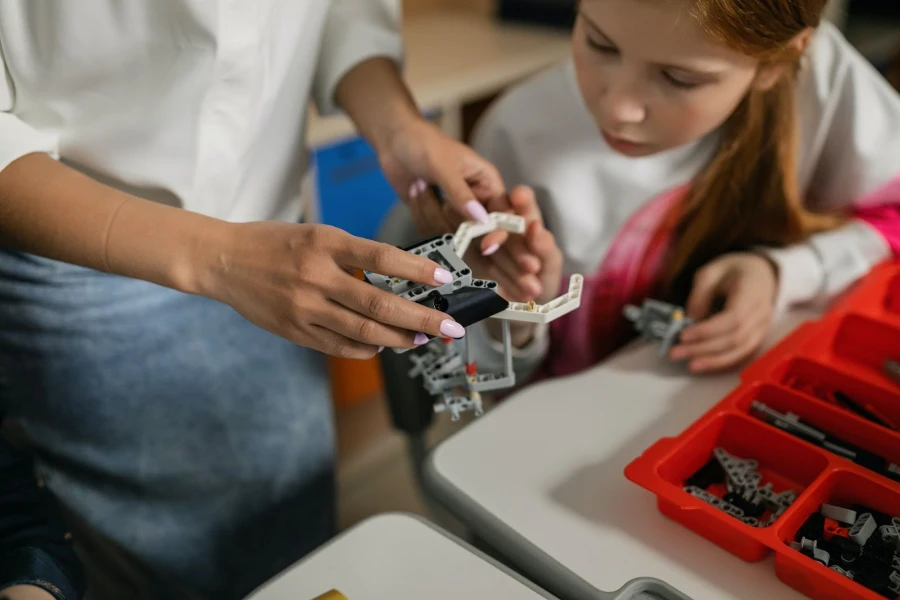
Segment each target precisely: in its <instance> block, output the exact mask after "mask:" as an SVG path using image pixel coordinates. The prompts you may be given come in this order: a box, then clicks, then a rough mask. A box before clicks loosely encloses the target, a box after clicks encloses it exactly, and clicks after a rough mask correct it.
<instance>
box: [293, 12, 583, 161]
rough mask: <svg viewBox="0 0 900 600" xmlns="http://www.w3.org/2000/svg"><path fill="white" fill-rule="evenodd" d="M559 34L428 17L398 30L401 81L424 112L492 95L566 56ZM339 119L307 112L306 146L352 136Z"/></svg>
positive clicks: (472, 17)
mask: <svg viewBox="0 0 900 600" xmlns="http://www.w3.org/2000/svg"><path fill="white" fill-rule="evenodd" d="M570 38H571V33H570V32H569V31H566V30H563V29H559V30H556V29H553V28H545V27H535V26H523V25H512V24H506V23H500V22H498V21H496V20H494V19H491V18H489V17H485V16H482V15H479V14H475V13H468V12H465V11H456V12H454V11H432V12H428V13H425V14H423V15H421V16H416V17H411V18H410V19H408V20H407V21H406V22H404V24H403V41H404V44H405V46H406V59H405V60H406V64H405V65H404V67H405V70H404V77H405V78H406V81H407V83H408V84H409V87H410V89H411V90H412V93H413V96H414V97H415V99H416V102H417V103H418V104H419V106H421V107H422V109H423V110H424V111H426V112H428V111H430V110H434V109H440V108H442V107H446V106H457V105H460V104H463V103H466V102H470V101H473V100H477V99H480V98H483V97H486V96H489V95H491V94H493V93H496V92H498V91H500V90H502V89H504V88H505V87H507V86H508V85H510V84H512V83H514V82H516V81H518V80H520V79H522V78H525V77H527V76H529V75H531V74H533V73H535V72H537V71H539V70H541V69H543V68H545V67H548V66H550V65H552V64H554V63H556V62H558V61H560V60H562V59H563V58H565V57H566V56H568V55H569V51H570V48H571V41H570ZM353 131H354V129H353V127H352V125H351V124H350V122H349V121H348V120H347V119H346V118H345V117H343V116H330V117H319V116H316V115H315V113H314V112H313V113H312V114H311V121H310V127H309V134H308V139H309V144H310V145H311V146H318V145H321V144H325V143H328V142H330V141H333V140H335V139H340V138H342V137H346V136H349V135H352V134H353Z"/></svg>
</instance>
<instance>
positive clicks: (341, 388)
mask: <svg viewBox="0 0 900 600" xmlns="http://www.w3.org/2000/svg"><path fill="white" fill-rule="evenodd" d="M328 371H329V375H330V377H331V395H332V398H333V399H334V404H335V406H336V407H338V408H346V407H348V406H354V405H356V404H359V403H361V402H364V401H366V400H368V399H369V398H371V397H372V396H373V395H375V394H380V393H381V392H382V390H383V389H384V380H383V379H382V377H381V367H380V365H379V362H378V358H377V357H376V358H373V359H370V360H347V359H343V358H334V357H329V359H328Z"/></svg>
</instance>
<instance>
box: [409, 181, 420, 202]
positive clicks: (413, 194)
mask: <svg viewBox="0 0 900 600" xmlns="http://www.w3.org/2000/svg"><path fill="white" fill-rule="evenodd" d="M421 193H422V192H421V190H419V182H418V181H413V182H412V183H411V184H410V185H409V197H410V198H411V199H413V200H415V199H416V198H417V197H418V195H419V194H421Z"/></svg>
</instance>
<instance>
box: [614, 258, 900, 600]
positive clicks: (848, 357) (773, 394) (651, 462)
mask: <svg viewBox="0 0 900 600" xmlns="http://www.w3.org/2000/svg"><path fill="white" fill-rule="evenodd" d="M886 359H894V360H897V361H898V362H900V262H891V263H885V264H883V265H880V266H879V267H877V268H876V269H874V270H873V271H872V272H871V273H870V274H869V275H868V276H867V277H866V278H864V279H863V280H862V281H861V282H860V283H859V284H857V285H856V286H855V287H854V288H853V289H852V290H851V292H850V293H848V294H846V295H845V296H844V297H842V298H840V299H839V300H838V301H836V302H835V303H834V304H833V305H832V307H831V309H830V310H829V311H828V312H827V314H826V315H824V316H823V317H822V318H821V319H820V320H818V321H814V322H810V323H806V324H804V325H802V326H801V327H799V328H798V329H797V330H796V331H794V332H793V333H792V334H791V335H789V336H788V337H786V338H785V339H783V340H782V341H781V343H779V344H778V345H776V346H775V347H774V348H772V349H771V350H770V351H768V352H767V353H766V354H764V355H763V356H762V357H760V358H759V359H758V360H757V361H755V362H754V363H753V364H751V365H749V366H748V367H747V368H746V369H745V370H744V371H743V372H742V373H741V382H740V384H739V385H738V386H737V387H736V388H735V389H734V390H732V392H731V393H729V394H728V395H727V396H726V397H725V398H723V399H722V400H721V401H720V402H719V403H718V404H716V405H715V406H713V407H712V408H711V409H710V410H709V411H708V412H707V413H706V414H705V415H703V416H702V417H701V418H700V419H698V420H697V421H696V422H695V423H693V424H692V425H691V426H690V427H688V429H687V430H685V431H684V432H683V433H682V434H680V435H679V436H677V437H671V438H663V439H661V440H659V441H658V442H657V443H656V444H654V445H653V446H651V447H650V448H649V449H647V450H646V451H645V452H644V453H643V454H642V455H641V456H640V457H638V458H637V459H635V460H634V461H633V462H632V463H631V464H629V465H628V466H627V467H626V469H625V475H626V476H627V477H628V479H630V480H632V481H633V482H635V483H637V484H638V485H640V486H642V487H644V488H646V489H648V490H650V491H651V492H653V493H654V494H656V496H657V499H658V508H659V510H660V512H662V513H663V514H665V515H666V516H668V517H669V518H671V519H673V520H675V521H677V522H679V523H681V524H682V525H684V526H685V527H688V528H689V529H691V530H692V531H694V532H696V533H698V534H699V535H702V536H704V537H705V538H707V539H709V540H710V541H712V542H713V543H715V544H717V545H718V546H720V547H722V548H723V549H725V550H727V551H729V552H731V553H733V554H735V555H736V556H739V557H740V558H742V559H744V560H747V561H759V560H762V559H764V558H765V557H766V556H768V555H769V554H770V553H774V554H775V572H776V575H777V576H778V577H779V579H781V580H782V581H783V582H784V583H786V584H787V585H789V586H791V587H792V588H794V589H796V590H798V591H800V592H801V593H803V594H806V595H807V596H809V597H811V598H815V599H817V600H867V599H870V600H877V599H879V598H884V597H885V596H882V595H880V594H877V593H876V592H874V591H871V590H869V589H868V588H865V587H863V586H862V585H861V584H859V583H857V582H855V581H853V580H851V579H849V578H847V577H845V576H843V575H841V574H839V573H837V572H835V571H833V570H832V569H830V568H828V567H825V566H824V565H821V564H819V563H818V562H816V561H814V560H813V559H811V558H809V557H808V556H806V555H804V554H802V553H801V552H799V551H797V550H795V549H794V548H792V547H791V546H790V543H791V542H792V541H793V540H794V538H795V535H796V534H797V532H798V530H799V529H800V528H801V526H803V524H804V523H805V522H806V519H807V518H808V517H809V516H810V515H811V514H813V513H816V512H818V511H819V509H820V507H821V505H822V504H833V505H838V506H844V507H847V508H849V507H850V506H852V505H853V504H862V505H865V506H868V507H870V508H872V509H875V510H877V511H881V512H884V513H888V514H890V515H892V516H894V517H900V482H897V481H894V480H892V479H890V478H889V477H886V476H883V475H881V474H878V473H876V472H874V471H870V470H868V469H866V468H865V467H863V466H860V465H858V464H856V463H854V462H852V461H851V460H849V459H847V458H844V457H843V456H840V455H838V454H835V453H832V452H829V451H828V450H826V449H824V448H822V447H820V446H819V445H817V444H814V443H811V442H808V441H806V440H804V439H802V438H800V437H797V436H795V435H792V434H791V433H788V432H786V431H783V430H781V429H779V428H777V427H775V426H773V425H771V424H769V423H767V422H765V421H763V420H761V419H759V418H757V417H756V416H754V415H753V414H752V410H751V403H752V402H753V401H754V400H758V401H760V402H763V403H764V404H766V405H767V406H768V407H770V408H771V409H774V410H775V411H778V412H779V413H782V414H784V413H788V412H790V413H793V414H795V415H797V416H798V417H799V418H800V419H801V420H802V421H804V422H806V423H808V424H810V425H811V426H813V427H815V428H818V429H820V430H822V431H825V432H828V433H829V434H831V435H832V436H835V437H837V438H840V439H841V440H843V441H844V442H846V443H848V444H851V445H853V446H856V447H858V448H862V449H863V450H866V451H869V452H872V453H875V454H877V455H878V456H880V457H882V458H884V459H886V460H887V461H889V462H892V463H896V464H900V384H898V383H895V382H894V381H893V380H892V379H890V378H889V377H887V376H885V375H884V374H883V372H882V366H883V364H884V361H885V360H886ZM834 390H839V391H841V392H843V393H844V394H846V395H847V396H849V397H850V398H852V399H853V400H854V401H856V402H857V403H858V404H861V405H863V406H864V407H865V408H866V409H867V410H869V411H870V412H871V413H872V414H874V415H875V416H877V417H878V418H880V419H882V420H883V421H884V422H885V423H886V424H888V426H883V425H879V424H877V423H876V422H874V421H872V420H870V419H867V418H863V417H862V416H859V415H857V414H855V413H853V412H849V411H848V410H846V409H845V408H843V407H841V406H838V405H836V404H835V403H834V402H833V401H830V400H829V399H828V398H829V396H828V392H829V391H834ZM894 428H896V429H894ZM715 448H722V449H724V450H725V451H726V452H728V453H729V454H732V455H734V456H736V457H739V458H742V459H753V460H755V461H757V465H758V466H757V468H756V471H757V472H758V473H760V474H761V475H762V477H763V482H768V483H771V484H772V491H773V492H775V493H776V494H777V493H779V492H781V491H783V490H788V489H790V490H794V491H795V492H796V493H797V497H796V500H794V502H793V503H792V504H791V506H790V507H789V508H787V510H785V511H784V512H783V513H782V514H781V515H780V516H779V517H778V518H777V519H776V520H775V521H774V522H773V523H771V524H770V525H768V526H765V525H764V524H763V525H761V526H753V525H749V524H746V523H745V522H743V521H742V520H740V519H738V518H735V517H733V516H731V515H729V514H727V513H726V512H723V511H722V510H719V509H718V508H716V507H714V506H712V505H710V504H709V503H707V502H706V501H704V500H702V499H700V498H697V497H694V496H693V495H691V494H689V493H688V492H686V491H685V489H684V488H685V485H686V483H685V482H686V480H688V479H689V478H690V477H691V476H692V475H694V474H695V473H697V471H698V470H700V469H701V468H702V467H703V466H704V465H705V464H706V463H707V462H708V461H709V460H710V458H711V457H712V455H713V454H712V453H713V449H715ZM722 488H724V486H722ZM710 490H711V491H712V488H710ZM719 491H721V492H724V491H725V490H724V489H721V490H719ZM716 495H717V496H719V497H721V496H722V494H721V493H717V494H716ZM764 516H765V515H764ZM898 556H900V552H898ZM897 597H898V598H900V594H898V595H897Z"/></svg>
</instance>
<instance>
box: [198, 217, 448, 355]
mask: <svg viewBox="0 0 900 600" xmlns="http://www.w3.org/2000/svg"><path fill="white" fill-rule="evenodd" d="M227 227H228V228H229V232H228V234H227V235H226V236H225V240H226V241H225V242H224V243H223V246H222V248H221V249H218V248H217V249H216V252H215V256H216V257H217V260H216V263H215V264H216V267H214V268H213V269H212V274H210V275H207V277H206V279H205V283H204V289H203V290H202V292H203V293H204V294H205V295H208V296H210V297H213V298H215V299H217V300H220V301H222V302H225V303H227V304H229V305H231V306H232V307H233V308H234V309H235V310H237V311H238V312H239V313H240V314H242V315H243V316H244V317H246V318H247V319H248V320H250V321H252V322H253V323H255V324H256V325H258V326H260V327H262V328H264V329H267V330H268V331H271V332H272V333H275V334H277V335H280V336H282V337H284V338H286V339H288V340H290V341H292V342H294V343H296V344H299V345H302V346H308V347H310V348H314V349H316V350H320V351H322V352H325V353H327V354H331V355H334V356H339V357H344V358H360V359H362V358H370V357H372V356H374V355H375V354H376V353H377V352H380V351H381V349H382V348H383V347H385V346H386V347H391V348H413V347H415V346H418V345H421V344H423V343H425V341H426V340H427V338H426V336H425V334H428V335H431V336H442V337H453V338H460V337H462V336H463V335H464V334H465V330H464V329H463V327H462V326H461V325H459V324H458V323H456V322H455V321H453V320H452V319H451V318H450V317H448V316H447V315H445V314H443V313H441V312H438V311H436V310H431V309H428V308H425V307H423V306H420V305H419V304H416V303H415V302H412V301H409V300H403V299H400V298H398V297H397V296H395V295H393V294H391V293H389V292H385V291H383V290H380V289H379V288H377V287H375V286H374V285H370V284H368V283H366V282H364V281H361V280H360V279H359V278H357V277H356V276H354V273H355V272H356V271H357V270H360V269H361V270H368V271H372V272H374V273H379V274H383V275H390V276H395V277H399V278H402V279H408V280H410V281H415V282H417V283H422V284H425V285H440V284H443V283H447V282H449V281H451V280H452V276H451V275H450V273H449V272H447V271H446V270H444V269H442V268H440V266H439V265H438V264H437V263H435V262H433V261H431V260H428V259H427V258H424V257H422V256H416V255H414V254H410V253H408V252H404V251H403V250H400V249H398V248H394V247H393V246H389V245H387V244H381V243H378V242H373V241H370V240H365V239H362V238H357V237H354V236H352V235H350V234H348V233H346V232H344V231H341V230H339V229H336V228H334V227H328V226H325V225H297V224H291V223H277V222H261V223H241V224H230V225H228V226H227Z"/></svg>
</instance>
